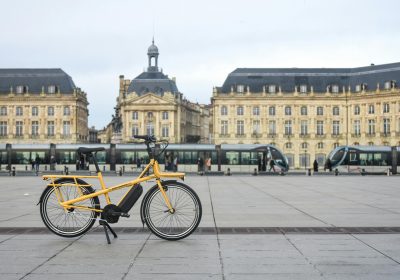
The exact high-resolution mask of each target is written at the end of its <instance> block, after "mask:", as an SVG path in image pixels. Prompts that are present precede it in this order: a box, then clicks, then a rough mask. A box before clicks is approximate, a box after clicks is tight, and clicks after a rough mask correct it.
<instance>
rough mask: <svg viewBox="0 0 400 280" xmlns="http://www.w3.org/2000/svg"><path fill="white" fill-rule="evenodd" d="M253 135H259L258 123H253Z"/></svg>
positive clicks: (256, 121)
mask: <svg viewBox="0 0 400 280" xmlns="http://www.w3.org/2000/svg"><path fill="white" fill-rule="evenodd" d="M253 134H260V121H259V120H255V121H253Z"/></svg>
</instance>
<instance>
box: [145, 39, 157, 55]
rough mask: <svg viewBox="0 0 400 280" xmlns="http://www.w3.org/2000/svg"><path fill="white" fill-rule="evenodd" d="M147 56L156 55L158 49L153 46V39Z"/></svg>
mask: <svg viewBox="0 0 400 280" xmlns="http://www.w3.org/2000/svg"><path fill="white" fill-rule="evenodd" d="M147 54H148V55H154V54H158V48H157V46H156V45H154V39H153V42H152V44H151V46H150V47H149V48H148V50H147Z"/></svg>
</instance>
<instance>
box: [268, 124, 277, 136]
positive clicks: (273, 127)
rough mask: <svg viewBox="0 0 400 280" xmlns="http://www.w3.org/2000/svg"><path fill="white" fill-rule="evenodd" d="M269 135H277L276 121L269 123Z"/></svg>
mask: <svg viewBox="0 0 400 280" xmlns="http://www.w3.org/2000/svg"><path fill="white" fill-rule="evenodd" d="M268 134H270V135H275V134H276V122H275V121H269V122H268Z"/></svg>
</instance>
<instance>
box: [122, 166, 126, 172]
mask: <svg viewBox="0 0 400 280" xmlns="http://www.w3.org/2000/svg"><path fill="white" fill-rule="evenodd" d="M122 173H125V165H124V166H122Z"/></svg>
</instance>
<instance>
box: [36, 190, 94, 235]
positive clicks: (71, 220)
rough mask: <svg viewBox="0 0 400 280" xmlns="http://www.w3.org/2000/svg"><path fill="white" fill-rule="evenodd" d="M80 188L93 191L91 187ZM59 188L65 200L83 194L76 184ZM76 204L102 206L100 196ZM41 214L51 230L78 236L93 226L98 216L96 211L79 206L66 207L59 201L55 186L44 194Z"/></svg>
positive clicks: (88, 191) (56, 232)
mask: <svg viewBox="0 0 400 280" xmlns="http://www.w3.org/2000/svg"><path fill="white" fill-rule="evenodd" d="M80 188H81V192H82V193H83V194H89V193H91V192H93V191H92V188H90V187H80ZM57 189H58V190H59V192H60V194H61V196H62V197H63V198H64V200H70V199H74V198H77V197H79V196H80V195H81V194H80V191H78V187H76V186H72V185H71V186H68V185H65V186H61V187H58V188H57ZM75 205H79V206H84V207H89V208H97V209H98V208H100V203H99V199H98V197H93V198H90V199H87V200H84V201H82V202H79V203H76V204H75ZM40 215H41V217H42V220H43V222H44V224H45V225H46V227H47V228H48V229H49V230H51V231H52V232H53V233H55V234H57V235H60V236H63V237H76V236H79V235H82V234H84V233H85V232H87V231H88V230H89V229H90V228H91V227H92V226H93V224H94V222H95V221H96V218H97V213H96V212H95V211H90V210H84V209H78V208H71V209H64V207H62V206H61V205H60V203H59V202H58V199H57V194H56V190H55V188H53V187H48V188H47V189H46V190H45V192H44V194H43V200H42V203H41V204H40Z"/></svg>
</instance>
